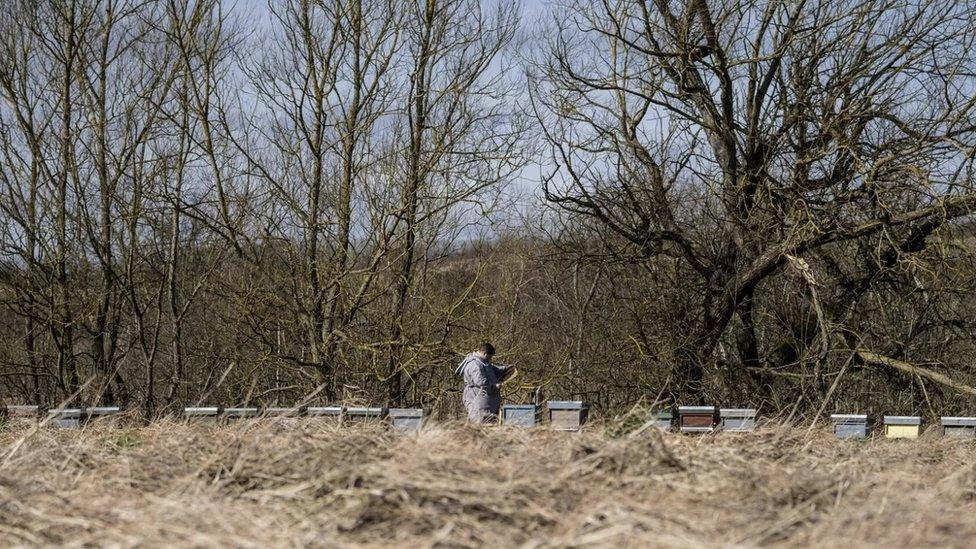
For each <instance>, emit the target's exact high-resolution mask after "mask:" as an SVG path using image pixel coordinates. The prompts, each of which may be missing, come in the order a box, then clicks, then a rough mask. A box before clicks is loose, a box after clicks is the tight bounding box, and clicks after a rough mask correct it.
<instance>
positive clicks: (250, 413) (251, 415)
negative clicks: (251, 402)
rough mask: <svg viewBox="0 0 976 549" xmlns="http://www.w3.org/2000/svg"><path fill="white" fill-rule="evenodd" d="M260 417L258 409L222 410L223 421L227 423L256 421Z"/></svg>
mask: <svg viewBox="0 0 976 549" xmlns="http://www.w3.org/2000/svg"><path fill="white" fill-rule="evenodd" d="M260 415H261V410H260V409H259V408H251V407H248V408H224V419H226V420H227V423H237V422H240V421H243V420H248V419H257V418H258V416H260Z"/></svg>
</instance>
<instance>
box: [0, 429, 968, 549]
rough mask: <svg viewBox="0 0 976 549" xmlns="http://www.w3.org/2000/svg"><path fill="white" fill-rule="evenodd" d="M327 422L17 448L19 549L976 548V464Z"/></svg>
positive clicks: (636, 438)
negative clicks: (51, 548)
mask: <svg viewBox="0 0 976 549" xmlns="http://www.w3.org/2000/svg"><path fill="white" fill-rule="evenodd" d="M604 433H605V431H604V429H603V428H601V427H597V426H594V427H591V428H590V429H589V430H588V431H587V432H584V433H576V434H570V433H561V432H554V431H550V430H547V429H536V430H529V431H526V430H517V429H510V428H491V429H479V428H472V427H467V426H454V425H448V426H437V427H433V428H430V429H427V430H425V431H424V432H422V433H420V434H419V435H416V436H398V435H395V434H393V433H390V432H388V431H385V430H383V429H380V428H378V427H377V428H372V427H369V426H366V427H360V428H355V429H343V430H337V429H335V428H332V427H324V426H315V425H311V424H309V423H307V422H305V423H301V422H295V423H292V424H288V423H281V422H279V423H252V424H242V425H238V426H231V427H216V428H214V427H207V426H194V425H183V424H177V423H170V422H158V423H155V424H153V425H151V426H149V427H122V428H115V427H111V428H110V427H108V426H99V425H92V426H89V427H88V428H86V429H85V430H83V431H80V432H71V431H56V430H51V429H36V430H35V429H33V428H31V427H23V426H7V427H5V428H4V429H3V430H2V431H0V448H2V459H3V461H2V462H0V544H2V545H5V546H11V545H52V544H58V545H67V546H90V545H100V546H117V547H127V546H137V545H139V546H145V545H149V546H164V545H166V546H172V545H178V546H184V547H187V546H196V547H199V546H238V547H267V546H286V547H287V546H308V545H311V546H330V547H336V546H340V547H341V546H378V547H383V546H387V547H393V546H399V547H432V546H456V547H466V546H487V545H493V546H502V547H511V546H522V547H565V546H570V547H573V546H611V545H614V546H645V547H646V546H669V547H701V546H710V547H715V546H798V545H800V546H813V545H816V546H834V547H836V546H858V547H864V546H876V547H881V546H884V547H909V546H912V547H914V546H943V547H948V546H956V547H961V546H971V544H972V542H973V540H974V539H976V524H974V522H973V520H972V517H973V516H974V512H976V503H974V495H976V459H974V458H976V445H973V444H972V443H967V442H958V441H956V442H953V441H948V440H944V439H942V438H941V437H939V436H937V434H936V433H933V432H929V433H927V434H925V435H924V436H923V438H922V439H920V440H918V441H914V442H910V441H889V440H884V439H875V440H871V441H869V442H866V443H856V442H844V441H838V440H835V439H833V438H832V436H831V435H830V434H829V433H828V432H826V431H825V430H821V429H815V430H813V431H812V432H810V433H809V434H808V433H807V430H806V429H800V428H788V427H782V426H767V427H765V428H762V429H760V430H759V431H758V432H756V433H754V434H748V435H740V436H736V435H731V434H724V435H723V434H718V435H713V436H705V437H691V436H682V435H678V434H663V435H662V434H661V433H658V432H656V431H644V432H637V433H633V434H631V435H628V436H624V437H620V438H611V437H608V436H606V435H605V434H604Z"/></svg>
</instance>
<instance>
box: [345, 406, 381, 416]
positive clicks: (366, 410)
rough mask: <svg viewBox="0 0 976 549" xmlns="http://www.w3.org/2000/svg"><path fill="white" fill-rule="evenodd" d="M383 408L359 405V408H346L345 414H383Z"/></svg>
mask: <svg viewBox="0 0 976 549" xmlns="http://www.w3.org/2000/svg"><path fill="white" fill-rule="evenodd" d="M383 412H384V409H383V408H370V407H360V408H346V414H348V415H350V416H381V415H383Z"/></svg>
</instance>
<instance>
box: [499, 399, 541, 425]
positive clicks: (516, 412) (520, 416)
mask: <svg viewBox="0 0 976 549" xmlns="http://www.w3.org/2000/svg"><path fill="white" fill-rule="evenodd" d="M537 414H538V407H537V406H536V405H535V404H506V405H504V406H502V424H503V425H516V426H518V427H535V424H536V415H537Z"/></svg>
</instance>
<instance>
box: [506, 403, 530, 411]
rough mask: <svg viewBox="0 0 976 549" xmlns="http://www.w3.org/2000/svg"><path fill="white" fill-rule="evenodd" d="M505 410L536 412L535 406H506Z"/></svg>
mask: <svg viewBox="0 0 976 549" xmlns="http://www.w3.org/2000/svg"><path fill="white" fill-rule="evenodd" d="M502 409H503V410H535V409H536V405H535V404H505V405H504V406H502Z"/></svg>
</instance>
